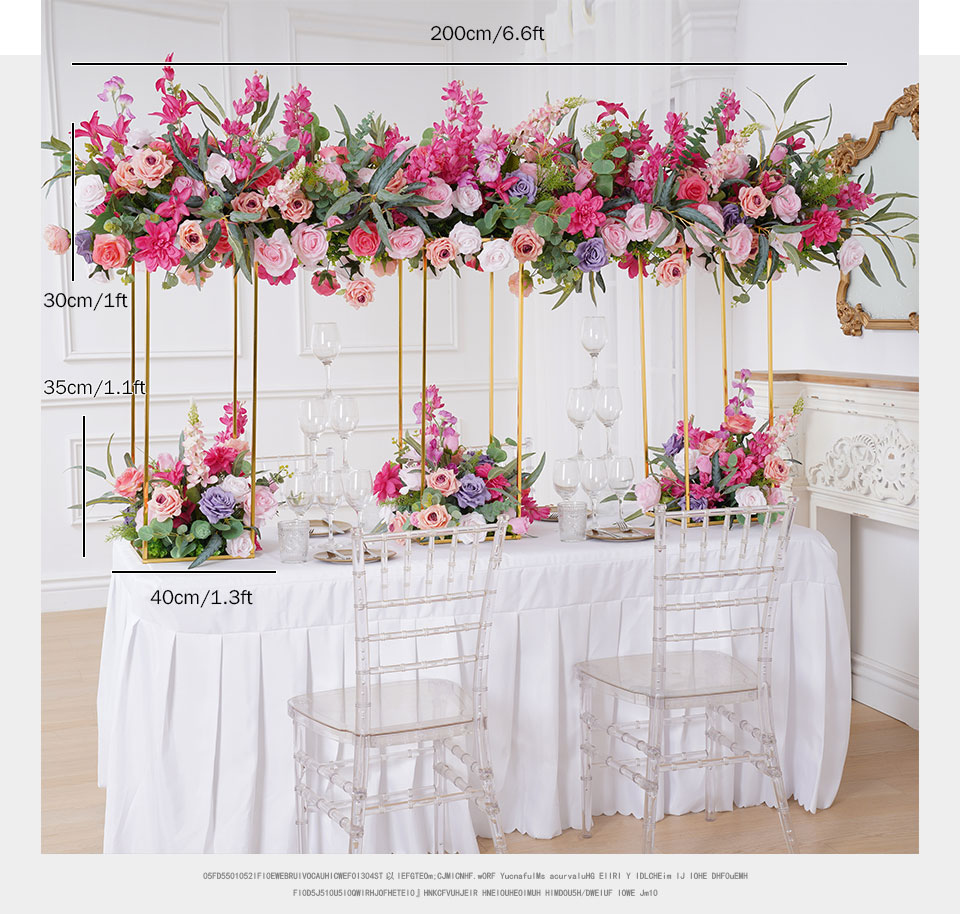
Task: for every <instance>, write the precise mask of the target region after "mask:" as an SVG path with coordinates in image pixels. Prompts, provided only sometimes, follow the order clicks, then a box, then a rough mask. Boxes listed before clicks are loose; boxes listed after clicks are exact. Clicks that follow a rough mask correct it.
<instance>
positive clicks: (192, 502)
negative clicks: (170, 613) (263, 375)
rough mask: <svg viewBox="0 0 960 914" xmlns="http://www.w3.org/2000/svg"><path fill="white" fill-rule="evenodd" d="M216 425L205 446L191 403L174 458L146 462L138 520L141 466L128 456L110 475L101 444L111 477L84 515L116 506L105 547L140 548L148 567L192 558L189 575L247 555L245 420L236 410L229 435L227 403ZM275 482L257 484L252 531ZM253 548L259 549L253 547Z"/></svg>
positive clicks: (270, 502)
mask: <svg viewBox="0 0 960 914" xmlns="http://www.w3.org/2000/svg"><path fill="white" fill-rule="evenodd" d="M220 422H221V424H222V425H223V426H224V428H223V430H222V431H220V432H219V433H218V434H217V435H216V436H215V438H214V440H213V441H208V439H207V436H206V434H205V433H204V430H203V424H202V423H201V421H200V416H199V413H198V411H197V406H196V403H191V405H190V409H189V411H188V413H187V424H186V425H185V426H184V429H183V433H182V434H181V436H180V448H179V454H178V456H177V458H176V459H174V457H173V455H172V454H159V455H157V456H156V457H155V458H152V459H151V460H150V465H149V473H148V482H147V485H148V487H149V496H148V499H147V515H146V518H144V512H143V495H144V492H143V488H144V485H143V483H144V479H143V475H144V470H143V465H142V464H140V465H137V464H135V463H134V462H133V458H132V457H131V455H130V454H124V464H125V468H124V469H123V470H122V471H121V472H120V473H115V472H114V467H113V459H112V457H111V455H110V444H109V443H108V444H107V468H108V471H109V473H110V475H111V476H114V480H113V485H112V487H111V489H110V490H109V491H107V492H105V493H104V494H103V495H101V496H99V497H97V498H92V499H90V500H89V501H87V502H86V504H87V506H88V507H89V506H91V505H98V504H116V505H121V506H122V507H121V508H120V513H119V515H118V518H119V523H118V524H117V525H116V526H115V527H113V528H112V529H111V530H110V533H109V534H108V535H107V539H116V538H119V539H125V540H128V541H129V542H130V543H131V545H133V547H134V548H135V549H137V550H138V551H139V550H141V549H142V547H143V545H144V544H146V547H147V556H148V558H152V559H161V558H172V559H188V558H191V557H192V558H193V561H192V562H191V563H190V567H191V568H193V567H195V566H197V565H201V564H203V562H205V561H206V560H207V559H208V558H211V557H213V556H218V555H229V556H233V557H237V558H239V557H243V556H248V555H251V554H252V553H253V551H254V549H253V544H254V538H255V537H256V534H257V529H256V528H254V527H251V517H250V507H251V497H250V489H251V486H250V470H251V465H250V447H249V444H248V443H247V441H246V440H244V439H243V438H242V437H241V436H242V435H243V432H244V429H245V427H246V422H247V412H246V410H245V409H244V408H243V407H242V406H241V405H240V404H238V407H237V416H236V435H234V417H233V404H232V403H227V404H225V405H224V407H223V415H222V416H221V417H220ZM111 440H112V436H111ZM83 469H84V470H85V471H86V472H89V473H92V474H94V475H96V476H98V477H100V478H102V479H108V477H107V474H106V473H104V472H103V471H102V470H99V469H96V468H95V467H83ZM283 475H284V474H283V472H282V471H280V472H274V473H266V474H264V475H262V476H258V477H257V481H256V486H255V489H254V492H255V495H254V498H255V504H254V518H253V520H254V522H255V523H257V524H259V523H261V522H263V521H267V520H270V519H271V518H272V517H274V516H275V515H276V513H277V504H278V503H277V498H276V495H275V492H276V490H277V488H278V486H279V484H280V483H281V482H282V481H283ZM72 507H74V508H79V507H81V506H80V505H73V506H72ZM256 548H257V549H259V548H260V544H259V542H257V547H256Z"/></svg>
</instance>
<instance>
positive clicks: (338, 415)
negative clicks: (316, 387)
mask: <svg viewBox="0 0 960 914" xmlns="http://www.w3.org/2000/svg"><path fill="white" fill-rule="evenodd" d="M359 422H360V408H359V407H358V406H357V401H356V400H355V399H354V398H353V397H336V398H334V401H333V406H332V408H331V410H330V424H331V425H332V426H333V430H334V431H335V432H336V433H337V434H338V435H339V436H340V440H341V441H342V442H343V464H342V468H343V469H344V470H349V469H350V464H349V463H348V462H347V439H348V438H349V437H350V435H351V434H352V433H353V431H354V429H355V428H356V427H357V424H358V423H359Z"/></svg>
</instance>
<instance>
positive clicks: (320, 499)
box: [314, 470, 343, 552]
mask: <svg viewBox="0 0 960 914" xmlns="http://www.w3.org/2000/svg"><path fill="white" fill-rule="evenodd" d="M314 488H315V491H316V497H317V504H318V505H319V506H320V509H321V510H322V511H323V516H324V520H326V522H327V549H328V550H329V551H330V552H334V551H336V550H335V549H334V548H333V545H334V544H333V512H334V511H336V510H337V505H338V504H340V496H341V494H342V493H343V485H342V484H341V481H340V473H339V472H337V471H335V470H322V471H320V472H319V473H317V474H316V482H315V484H314Z"/></svg>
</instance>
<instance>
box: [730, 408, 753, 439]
mask: <svg viewBox="0 0 960 914" xmlns="http://www.w3.org/2000/svg"><path fill="white" fill-rule="evenodd" d="M753 423H754V418H753V416H748V415H747V414H746V413H734V414H733V415H732V416H727V417H726V419H724V420H723V424H724V426H725V428H726V429H727V430H728V431H730V432H732V433H733V434H734V435H745V434H746V433H747V432H749V431H750V429H752V428H753Z"/></svg>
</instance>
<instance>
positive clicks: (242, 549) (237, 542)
mask: <svg viewBox="0 0 960 914" xmlns="http://www.w3.org/2000/svg"><path fill="white" fill-rule="evenodd" d="M251 552H253V542H252V540H251V539H250V534H249V533H246V532H244V533H241V534H240V535H239V536H235V537H234V538H233V539H232V540H227V555H233V556H238V555H250V553H251Z"/></svg>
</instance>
